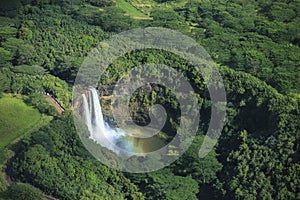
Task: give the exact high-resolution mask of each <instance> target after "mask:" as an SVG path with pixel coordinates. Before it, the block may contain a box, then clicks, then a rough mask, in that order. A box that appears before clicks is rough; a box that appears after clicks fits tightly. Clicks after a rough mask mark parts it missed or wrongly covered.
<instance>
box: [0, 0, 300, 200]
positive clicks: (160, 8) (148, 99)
mask: <svg viewBox="0 0 300 200" xmlns="http://www.w3.org/2000/svg"><path fill="white" fill-rule="evenodd" d="M299 8H300V1H299V0H295V1H279V0H278V1H277V0H276V1H271V0H266V1H265V0H253V1H247V2H246V1H240V0H232V1H225V0H220V1H206V0H199V1H198V0H190V1H181V0H176V1H175V0H174V1H173V0H170V1H169V0H147V1H141V0H116V1H108V0H74V1H68V0H62V1H58V0H35V1H31V0H20V1H19V0H13V1H10V0H9V1H1V2H0V15H1V17H0V93H1V95H0V155H4V153H5V154H9V156H6V157H10V156H12V158H11V159H10V160H9V162H7V163H6V164H5V166H6V170H5V172H6V173H7V174H8V175H9V176H10V177H11V178H12V180H13V181H16V182H23V183H27V184H22V183H17V184H12V185H10V186H9V187H8V188H7V183H6V182H5V180H3V177H2V176H1V179H0V180H1V181H0V183H2V182H3V183H4V184H0V192H1V191H2V190H6V189H7V190H6V191H5V192H3V193H2V194H3V195H4V196H5V197H4V196H3V198H11V199H17V198H19V199H22V198H23V199H24V198H25V197H24V194H25V193H26V191H31V192H32V194H33V195H35V194H36V195H37V196H38V197H37V199H39V198H41V192H40V190H42V191H43V192H44V193H46V194H48V195H52V196H53V197H57V198H60V199H153V200H154V199H172V200H174V199H178V200H179V199H180V200H182V199H283V200H285V199H300V193H299V191H300V188H299V185H300V178H299V177H300V163H299V158H300V157H299V155H300V152H299V140H300V135H299V130H300V113H299V112H300V110H299V102H300V101H299V91H300V90H299V89H300V85H299V83H300V81H299V77H300V72H299V69H300V67H299V64H300V63H299V55H300V48H299V39H300V28H299V25H298V24H299V19H300V18H299V13H300V10H299ZM143 19H146V20H143ZM150 26H158V27H166V28H170V29H174V30H177V31H180V32H182V33H184V34H186V35H188V36H190V37H192V38H194V39H195V40H196V41H197V42H198V43H199V44H201V45H202V46H203V47H204V48H205V49H206V50H207V51H208V52H209V54H210V55H211V56H212V58H213V59H214V60H215V61H216V62H217V63H218V68H219V70H220V73H221V75H222V78H223V80H224V84H225V89H226V93H227V110H226V115H227V117H226V122H225V126H224V129H223V131H222V135H221V137H220V139H219V141H218V143H217V145H216V146H215V148H214V149H213V150H212V151H211V152H210V153H209V154H208V155H207V156H206V157H205V158H203V159H200V158H199V156H198V152H199V147H200V146H201V144H202V142H203V139H204V136H205V133H206V130H207V127H208V124H209V120H210V114H211V105H212V104H211V103H212V102H211V99H210V96H209V93H208V91H207V86H206V83H205V81H204V80H203V78H202V77H201V75H200V74H199V73H198V72H197V71H196V70H195V68H194V67H193V66H191V64H190V63H189V62H188V61H186V60H184V59H181V58H180V57H178V56H176V55H174V54H173V53H170V52H166V51H162V50H155V49H146V50H139V51H133V52H129V53H126V54H124V55H123V56H122V57H120V58H118V59H117V60H115V61H114V62H113V63H112V64H111V65H110V68H109V70H108V71H107V74H106V76H105V77H102V78H101V80H100V84H101V85H103V86H105V87H103V88H109V87H113V86H114V85H113V84H114V83H115V82H116V81H118V79H119V78H120V77H122V75H124V73H126V71H127V70H129V69H131V68H133V67H135V66H139V65H141V64H147V63H152V62H156V63H160V64H165V65H168V66H172V67H173V68H174V69H176V70H178V71H180V72H182V74H184V75H185V76H186V78H187V79H188V80H189V82H190V83H191V84H192V86H193V89H194V90H195V91H196V93H197V98H198V100H199V111H200V113H201V122H200V124H199V127H200V128H199V130H198V132H197V135H196V137H195V140H194V141H193V144H192V145H191V147H190V148H189V149H188V151H187V152H186V153H185V154H184V155H183V156H182V157H181V158H180V159H179V160H177V161H176V162H174V163H173V164H171V165H170V166H168V167H166V168H164V169H161V170H159V171H156V172H151V173H143V174H129V173H122V172H119V171H116V170H114V169H111V168H109V167H107V166H105V165H102V164H101V163H100V162H98V161H97V160H96V159H94V158H93V157H92V156H91V155H90V154H89V152H88V151H87V150H86V149H85V148H84V146H83V145H82V142H81V140H80V138H79V137H78V134H77V132H76V129H75V127H74V122H73V118H72V109H73V107H72V106H74V105H70V101H71V96H72V95H71V90H72V86H73V83H74V80H75V77H76V74H77V72H78V69H79V67H80V66H81V64H82V62H83V60H84V58H85V57H86V56H87V54H88V53H89V51H90V50H91V49H92V48H93V47H95V46H97V45H98V44H99V43H100V42H101V41H102V40H103V39H106V38H109V37H110V36H112V35H114V34H116V33H119V32H122V31H124V30H130V29H132V28H137V27H150ZM171 81H174V82H176V80H171ZM99 90H101V88H100V89H99ZM100 92H101V93H105V94H108V95H109V94H110V92H109V91H107V90H105V89H102V90H101V91H100ZM45 93H49V94H50V95H52V97H54V98H55V99H56V100H57V101H59V103H60V104H61V105H62V106H64V107H65V108H66V110H67V111H66V112H64V113H63V114H62V116H61V117H55V119H54V120H53V121H51V122H50V123H49V120H50V118H52V117H50V118H49V119H48V120H46V122H45V123H43V125H45V126H44V127H42V128H39V126H38V128H36V130H34V131H33V133H31V134H29V135H28V134H26V138H24V139H23V140H22V141H20V142H18V143H17V144H15V145H13V147H11V145H8V144H11V143H12V141H14V140H15V139H16V138H18V137H19V136H22V135H24V134H25V133H27V132H28V130H31V128H32V127H35V126H36V125H39V124H38V122H39V120H40V119H41V113H42V114H47V115H55V110H54V109H53V107H52V106H51V105H49V103H48V102H47V100H46V99H45V97H44V96H43V94H45ZM8 94H13V95H12V96H10V95H8ZM21 95H26V98H24V97H23V99H24V101H23V100H22V99H18V98H15V97H13V96H21ZM154 104H162V105H164V107H165V109H166V111H167V113H168V118H167V122H166V125H165V126H164V128H163V133H161V134H160V135H159V136H158V137H160V139H162V140H164V142H169V141H171V140H172V138H173V137H174V135H175V134H176V127H178V125H179V118H180V110H179V103H178V101H177V100H176V98H175V96H174V94H173V93H172V91H170V90H169V89H167V88H166V87H162V86H160V85H158V84H150V85H148V86H147V88H143V87H142V88H141V89H139V90H137V92H135V93H134V94H133V96H132V98H131V100H130V105H129V106H130V110H131V112H132V113H133V114H132V115H133V117H134V120H135V121H136V122H137V123H138V124H140V125H146V124H148V123H149V120H150V118H149V113H148V110H149V107H151V106H152V105H154ZM108 107H109V106H108ZM69 108H71V109H69ZM105 117H106V118H107V119H111V117H112V115H111V113H110V111H109V110H106V111H105ZM111 121H113V120H111ZM40 126H41V125H40ZM7 145H8V146H10V149H9V150H8V149H6V150H5V151H4V150H3V149H4V147H5V146H7ZM182 149H183V147H177V148H176V147H174V149H172V152H171V153H170V154H168V155H167V156H172V155H176V153H178V152H180V151H182ZM108 154H109V156H110V157H112V158H115V159H117V157H116V156H115V155H114V154H113V153H112V152H109V153H108ZM134 159H138V158H136V157H133V158H132V160H134ZM143 159H147V158H143ZM2 160H3V162H4V161H6V160H5V159H2ZM28 184H31V185H28ZM32 186H34V187H36V188H38V189H36V188H34V187H32ZM14 191H19V193H20V195H19V197H17V196H14ZM22 195H23V196H22ZM0 198H1V196H0Z"/></svg>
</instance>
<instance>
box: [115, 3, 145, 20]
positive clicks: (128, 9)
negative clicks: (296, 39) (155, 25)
mask: <svg viewBox="0 0 300 200" xmlns="http://www.w3.org/2000/svg"><path fill="white" fill-rule="evenodd" d="M117 5H118V6H119V7H120V8H121V9H122V10H124V11H125V12H126V13H127V14H128V15H130V16H139V17H147V15H145V14H144V13H142V12H141V11H139V10H137V9H136V8H135V7H133V6H132V5H131V4H130V3H128V2H126V1H125V0H117Z"/></svg>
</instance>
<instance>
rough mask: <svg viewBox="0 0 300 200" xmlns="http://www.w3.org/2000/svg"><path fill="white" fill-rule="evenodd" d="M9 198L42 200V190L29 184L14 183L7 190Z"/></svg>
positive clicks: (15, 199) (14, 199)
mask: <svg viewBox="0 0 300 200" xmlns="http://www.w3.org/2000/svg"><path fill="white" fill-rule="evenodd" d="M6 193H7V197H8V198H10V199H13V200H42V199H44V195H43V193H42V191H41V190H39V189H37V188H35V187H33V186H32V185H29V184H27V183H14V184H12V185H11V186H9V188H8V190H7V192H6Z"/></svg>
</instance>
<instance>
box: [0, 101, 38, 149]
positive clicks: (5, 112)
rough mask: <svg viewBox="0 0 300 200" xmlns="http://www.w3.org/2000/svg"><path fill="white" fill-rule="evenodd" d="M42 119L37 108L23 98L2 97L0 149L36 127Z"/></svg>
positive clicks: (0, 103) (0, 104)
mask: <svg viewBox="0 0 300 200" xmlns="http://www.w3.org/2000/svg"><path fill="white" fill-rule="evenodd" d="M40 119H41V114H40V113H39V111H38V110H37V109H34V108H32V107H29V106H27V105H26V104H25V103H24V102H23V100H22V99H19V98H16V97H11V96H9V95H5V96H4V97H2V98H0V151H1V150H2V149H3V148H4V147H5V146H6V145H8V144H10V143H11V142H13V141H14V140H15V139H17V138H18V137H20V136H21V135H22V134H24V133H25V132H27V131H29V130H30V129H31V128H33V127H34V125H35V124H37V123H38V122H39V120H40Z"/></svg>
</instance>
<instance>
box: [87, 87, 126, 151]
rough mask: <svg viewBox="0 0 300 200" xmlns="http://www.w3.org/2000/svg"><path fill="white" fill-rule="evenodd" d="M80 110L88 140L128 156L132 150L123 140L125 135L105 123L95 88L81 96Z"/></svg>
mask: <svg viewBox="0 0 300 200" xmlns="http://www.w3.org/2000/svg"><path fill="white" fill-rule="evenodd" d="M82 109H83V118H84V121H85V124H86V126H87V128H88V130H89V132H90V139H92V140H94V141H95V142H97V143H98V144H100V145H101V146H103V147H106V148H108V149H110V150H112V151H114V152H115V153H117V154H120V153H121V152H123V153H125V154H127V155H128V152H130V151H131V150H132V144H131V143H130V141H128V140H126V139H124V136H125V133H124V132H123V131H122V130H121V129H117V128H112V127H111V126H110V125H109V124H108V123H106V122H105V120H104V118H103V114H102V109H101V105H100V99H99V94H98V92H97V90H96V89H95V88H90V89H89V90H88V92H87V93H86V94H82Z"/></svg>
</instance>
